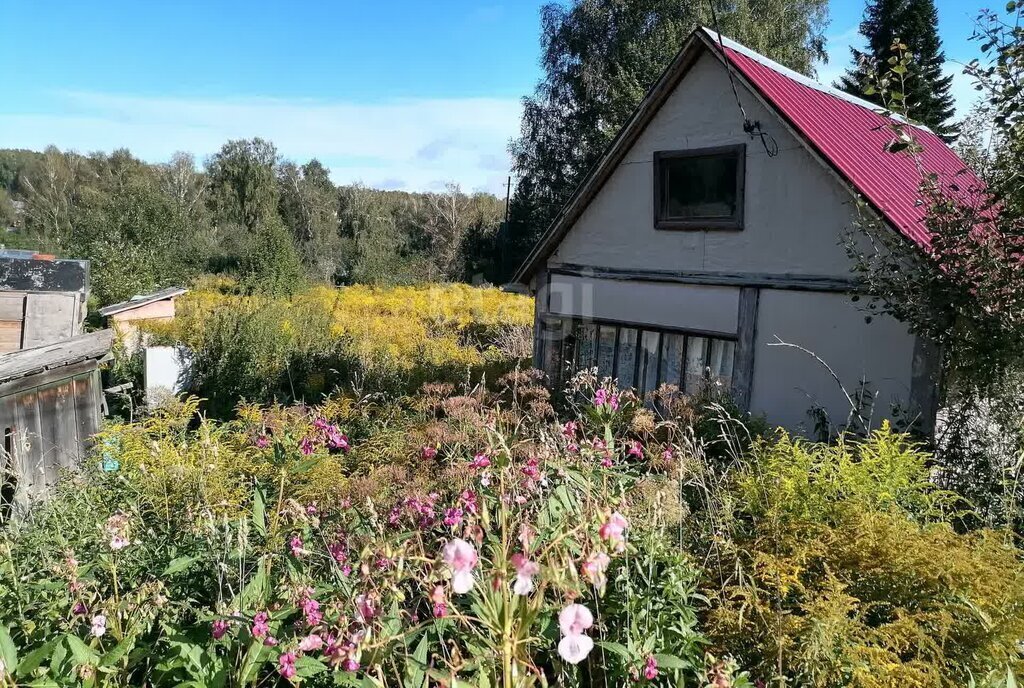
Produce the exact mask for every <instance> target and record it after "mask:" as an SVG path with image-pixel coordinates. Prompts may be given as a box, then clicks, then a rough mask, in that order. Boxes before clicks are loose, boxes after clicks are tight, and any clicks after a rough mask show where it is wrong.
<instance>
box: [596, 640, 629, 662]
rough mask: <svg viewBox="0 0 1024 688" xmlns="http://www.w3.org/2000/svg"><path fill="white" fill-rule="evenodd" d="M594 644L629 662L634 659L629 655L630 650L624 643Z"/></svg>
mask: <svg viewBox="0 0 1024 688" xmlns="http://www.w3.org/2000/svg"><path fill="white" fill-rule="evenodd" d="M594 644H595V645H597V646H598V647H602V648H604V649H605V650H608V651H609V652H614V653H615V654H617V655H619V656H620V657H622V658H623V659H625V660H626V661H627V662H628V661H631V660H632V659H633V657H632V655H630V653H629V649H628V648H626V646H625V645H623V644H622V643H613V642H612V641H610V640H599V641H597V642H596V643H594Z"/></svg>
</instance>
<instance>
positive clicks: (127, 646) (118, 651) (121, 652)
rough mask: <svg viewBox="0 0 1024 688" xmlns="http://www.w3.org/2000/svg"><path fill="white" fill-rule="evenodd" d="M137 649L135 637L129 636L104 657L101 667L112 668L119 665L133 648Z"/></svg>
mask: <svg viewBox="0 0 1024 688" xmlns="http://www.w3.org/2000/svg"><path fill="white" fill-rule="evenodd" d="M133 647H135V636H134V635H128V637H126V638H125V639H124V640H122V641H121V642H119V643H118V644H117V646H116V647H115V648H114V649H113V650H111V651H110V652H108V653H107V654H105V655H103V659H102V660H101V661H100V666H105V667H112V666H114V665H116V664H119V663H120V662H121V660H122V659H124V657H125V655H127V654H128V653H129V652H131V650H132V648H133Z"/></svg>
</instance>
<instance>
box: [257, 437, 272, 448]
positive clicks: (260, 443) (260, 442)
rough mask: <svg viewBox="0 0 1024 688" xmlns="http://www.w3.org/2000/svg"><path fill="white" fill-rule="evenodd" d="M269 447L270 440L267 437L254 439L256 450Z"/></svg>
mask: <svg viewBox="0 0 1024 688" xmlns="http://www.w3.org/2000/svg"><path fill="white" fill-rule="evenodd" d="M269 446H270V438H269V437H267V436H266V435H260V436H259V437H257V438H256V448H257V449H266V448H267V447H269Z"/></svg>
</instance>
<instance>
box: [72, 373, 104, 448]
mask: <svg viewBox="0 0 1024 688" xmlns="http://www.w3.org/2000/svg"><path fill="white" fill-rule="evenodd" d="M74 394H75V419H76V421H77V423H78V440H79V442H80V443H81V445H82V451H83V452H84V451H87V450H88V448H89V447H90V446H91V445H92V439H91V438H92V436H93V435H94V434H96V433H97V432H98V431H99V429H100V421H101V420H102V418H103V410H102V408H101V403H102V402H101V399H102V397H101V390H100V372H99V371H98V370H96V371H93V372H92V373H89V374H87V375H79V376H77V377H75V379H74Z"/></svg>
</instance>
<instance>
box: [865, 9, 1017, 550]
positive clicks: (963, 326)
mask: <svg viewBox="0 0 1024 688" xmlns="http://www.w3.org/2000/svg"><path fill="white" fill-rule="evenodd" d="M1021 13H1022V10H1021V8H1020V7H1019V6H1018V5H1016V4H1015V3H1010V4H1009V7H1008V10H1007V14H1008V15H1009V16H1008V17H1001V16H999V15H996V14H994V13H992V12H987V11H986V12H984V13H982V16H981V19H980V21H979V28H978V32H977V36H976V37H977V39H978V40H979V41H981V42H982V51H983V52H984V53H985V54H986V59H985V60H984V61H978V62H975V63H972V64H971V65H970V66H969V67H968V71H969V72H970V73H972V74H973V75H974V76H975V78H976V81H977V85H978V86H979V87H980V88H981V90H982V91H983V93H984V94H985V100H986V102H985V108H986V109H987V112H988V113H990V114H991V122H992V124H993V129H992V131H991V133H989V134H988V136H987V138H988V139H989V141H990V146H991V147H989V146H986V147H985V148H986V149H988V150H990V151H991V152H987V151H986V150H985V149H982V148H981V147H980V146H977V143H978V142H979V141H980V140H984V139H985V138H986V136H985V135H984V134H977V135H976V134H970V135H971V136H972V137H973V138H974V140H975V149H974V153H972V155H975V156H976V157H977V156H978V155H980V156H981V157H982V159H983V160H984V161H985V165H984V168H983V169H982V170H981V171H982V173H983V174H984V175H985V177H986V181H987V182H988V186H987V188H978V184H977V183H976V182H974V181H972V179H971V178H970V177H968V176H955V177H952V178H951V177H950V176H948V175H947V176H945V177H943V178H939V177H936V176H933V175H923V176H922V179H921V186H920V198H921V203H922V204H923V205H924V206H925V207H926V208H927V209H928V213H927V216H926V218H925V224H926V228H927V229H928V230H929V232H930V233H931V237H930V245H929V246H928V247H927V249H926V250H922V249H921V248H920V247H918V246H916V245H910V244H909V242H906V241H905V240H904V239H903V237H902V236H899V235H897V234H896V233H895V232H893V231H891V228H889V227H888V226H886V225H884V224H881V223H878V222H877V221H875V220H873V219H872V218H870V217H865V219H864V220H863V221H862V222H861V223H860V225H859V230H861V231H859V232H857V233H856V235H855V236H854V237H853V239H854V241H851V242H849V243H848V249H849V251H850V254H851V256H852V257H853V258H854V260H855V268H856V270H857V272H858V273H859V275H860V277H861V278H862V279H863V280H864V281H865V283H866V284H867V287H868V288H867V291H868V292H869V293H870V294H872V296H873V298H872V299H870V300H869V304H868V308H870V309H873V310H876V311H880V312H883V313H886V314H889V315H892V316H893V317H895V318H897V319H899V320H901V321H902V322H904V323H906V324H907V325H908V327H909V328H910V330H911V331H913V332H915V333H917V334H920V335H922V336H923V337H925V338H927V339H929V340H931V341H933V342H935V343H936V344H938V345H939V351H940V352H941V367H942V375H941V380H942V387H941V389H940V396H941V400H940V401H941V403H942V404H943V406H944V411H943V414H942V425H941V426H940V432H939V434H938V437H937V438H936V443H937V452H936V456H937V461H938V464H939V468H938V469H937V471H936V474H937V476H939V478H940V480H942V481H943V483H944V484H946V485H948V486H949V487H951V488H953V489H956V490H957V491H959V492H960V493H962V494H964V495H965V496H967V497H968V498H970V500H971V502H972V503H973V504H974V506H975V507H976V511H977V513H978V514H979V516H980V517H981V518H982V519H983V520H985V521H987V522H991V523H997V524H1011V525H1013V526H1014V527H1015V528H1016V529H1017V531H1018V532H1024V509H1022V508H1021V505H1022V504H1024V464H1022V462H1021V457H1022V456H1024V426H1022V425H1021V417H1022V413H1024V395H1022V393H1021V389H1022V386H1021V380H1022V379H1024V358H1022V356H1021V352H1022V351H1024V293H1022V291H1021V288H1020V285H1021V284H1024V215H1022V211H1024V203H1022V200H1024V195H1022V194H1021V191H1020V187H1021V185H1020V183H1019V160H1020V152H1021V150H1024V143H1022V141H1024V126H1022V124H1021V122H1022V119H1021V115H1020V113H1021V112H1022V111H1024V91H1022V90H1021V87H1020V84H1021V83H1022V76H1024V75H1022V73H1021V70H1022V69H1024V67H1022V64H1021V60H1020V59H1019V57H1020V55H1021V52H1022V45H1024V40H1022V39H1024V32H1022V31H1021V29H1020V28H1019V27H1020V26H1021V19H1022V16H1021ZM904 62H906V60H905V59H903V58H901V59H899V60H897V63H896V64H895V65H894V66H893V71H895V72H896V75H895V77H893V78H892V79H889V81H891V82H895V83H898V82H899V78H898V77H900V76H902V75H905V74H907V73H908V72H909V71H910V70H909V69H908V68H906V66H905V65H904ZM885 81H886V80H885V79H883V80H881V81H880V82H879V83H884V82H885ZM878 91H879V93H880V95H881V96H882V98H883V101H884V102H886V105H887V106H890V107H892V101H889V100H885V99H886V96H887V90H886V88H879V89H878ZM895 102H897V103H898V102H899V98H897V99H896V101H895ZM892 128H893V137H894V140H896V141H898V142H899V146H898V147H900V148H902V150H901V151H900V152H899V153H896V154H899V155H911V156H916V155H919V154H920V147H919V146H918V145H917V144H916V142H915V140H914V130H913V129H912V128H909V127H906V126H903V125H900V124H899V123H897V122H895V121H894V123H893V126H892ZM969 133H970V130H969ZM861 233H865V234H866V235H867V236H868V237H869V239H870V240H872V241H873V247H874V248H873V250H871V251H865V250H864V249H863V246H864V244H863V243H860V244H859V246H858V242H857V239H860V238H861V237H860V234H861Z"/></svg>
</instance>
